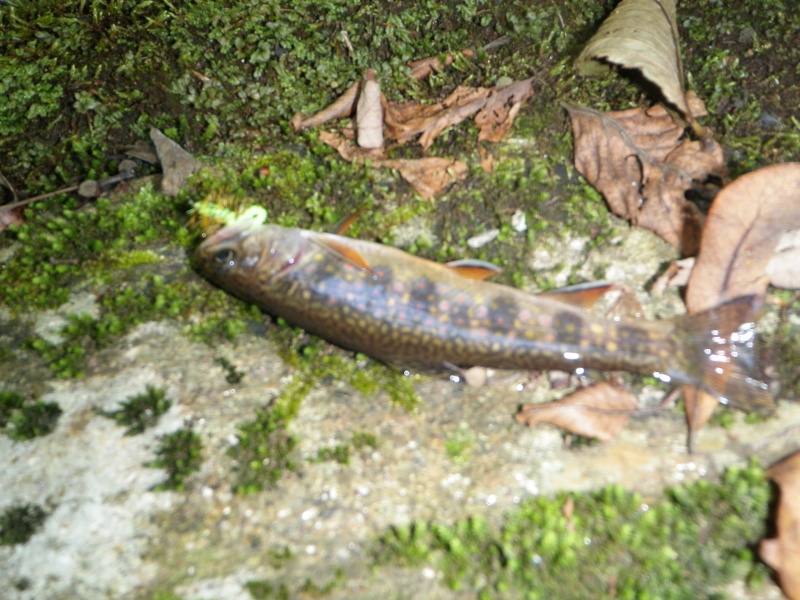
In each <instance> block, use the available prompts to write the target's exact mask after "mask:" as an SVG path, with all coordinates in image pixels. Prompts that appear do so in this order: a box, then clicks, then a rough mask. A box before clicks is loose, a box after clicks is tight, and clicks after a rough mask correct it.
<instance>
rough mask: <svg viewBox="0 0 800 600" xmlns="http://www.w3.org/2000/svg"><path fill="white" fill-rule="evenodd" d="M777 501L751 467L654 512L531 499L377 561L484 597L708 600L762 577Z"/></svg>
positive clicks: (443, 528) (662, 503) (622, 497)
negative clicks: (760, 552) (733, 584)
mask: <svg viewBox="0 0 800 600" xmlns="http://www.w3.org/2000/svg"><path fill="white" fill-rule="evenodd" d="M769 500H770V486H769V484H768V482H767V481H766V480H765V478H764V474H763V470H762V469H761V467H760V466H759V465H758V463H757V462H755V461H754V462H751V464H750V465H749V466H748V467H745V468H731V469H729V470H728V471H726V473H725V475H724V476H723V478H722V480H721V481H720V482H718V483H709V482H706V481H701V482H698V483H695V484H689V485H685V486H680V487H676V488H672V489H670V490H667V492H666V494H665V497H664V498H662V499H661V500H659V501H658V502H655V503H645V502H644V500H643V499H642V498H641V497H640V496H638V495H637V494H631V493H630V492H627V491H624V490H623V489H622V488H620V487H617V486H611V487H607V488H604V489H601V490H598V491H596V492H592V493H588V494H572V495H570V494H565V493H562V494H559V495H558V496H556V497H555V498H542V497H540V498H533V499H530V500H528V501H525V502H524V503H522V505H521V506H520V507H519V509H517V510H515V511H513V512H511V513H508V514H507V515H506V516H505V518H504V520H503V522H502V524H501V525H499V526H494V525H491V524H489V523H488V522H487V521H485V520H484V519H483V518H481V517H471V518H468V519H466V520H462V521H458V522H456V523H454V524H452V525H445V524H442V523H423V522H415V523H414V524H412V525H410V526H397V527H394V528H392V529H391V530H390V531H389V532H388V533H386V534H385V535H384V536H383V537H382V538H381V539H380V540H379V541H378V543H377V545H376V547H375V554H374V556H375V558H376V560H378V561H379V562H380V563H382V564H387V563H388V564H398V565H403V566H419V565H422V564H429V565H431V566H432V567H434V568H436V569H438V570H440V571H441V572H442V575H443V579H444V582H445V584H446V585H447V586H448V587H450V588H451V589H454V590H460V589H477V590H478V595H479V597H482V598H484V597H485V598H492V597H536V598H539V597H542V598H546V597H559V598H588V597H592V598H604V597H612V596H616V597H622V598H633V597H637V598H643V597H658V598H687V597H698V596H703V597H709V596H710V595H714V594H716V593H717V590H718V589H719V586H721V585H723V584H725V583H726V582H729V581H731V580H732V579H734V578H736V577H742V576H744V575H748V574H751V573H754V572H759V571H761V572H762V575H763V571H764V567H763V565H761V564H760V563H759V562H758V559H757V557H756V556H755V553H754V551H753V549H752V548H753V544H754V543H755V542H756V541H757V540H758V539H760V538H761V537H762V536H763V534H764V527H765V526H764V521H765V518H766V513H767V507H768V505H769ZM567 503H569V504H571V505H572V507H571V509H570V510H569V511H566V510H565V504H567ZM698 539H702V540H705V542H704V543H700V544H698ZM751 579H752V580H756V579H758V576H757V575H756V576H753V577H751Z"/></svg>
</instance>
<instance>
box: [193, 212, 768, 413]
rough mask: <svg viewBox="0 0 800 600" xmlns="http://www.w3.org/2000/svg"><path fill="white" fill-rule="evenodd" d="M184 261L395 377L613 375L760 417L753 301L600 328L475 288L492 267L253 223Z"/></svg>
mask: <svg viewBox="0 0 800 600" xmlns="http://www.w3.org/2000/svg"><path fill="white" fill-rule="evenodd" d="M194 263H195V268H196V269H197V270H198V272H200V274H202V275H203V276H204V277H206V278H207V279H208V280H210V281H211V282H212V283H214V284H215V285H217V286H218V287H219V288H221V289H223V290H225V291H226V292H228V293H230V294H233V295H234V296H237V297H239V298H241V299H242V300H245V301H247V302H250V303H252V304H256V305H258V306H259V307H260V308H261V309H262V310H264V311H265V312H267V313H269V314H271V315H273V316H275V317H281V318H283V319H285V320H286V321H288V322H290V323H292V324H294V325H297V326H299V327H301V328H303V329H305V330H306V331H308V332H310V333H312V334H314V335H317V336H320V337H322V338H324V339H326V340H328V341H329V342H332V343H333V344H336V345H338V346H341V347H342V348H346V349H349V350H353V351H356V352H361V353H363V354H366V355H368V356H370V357H372V358H374V359H377V360H379V361H381V362H384V363H386V364H389V365H392V366H395V367H398V368H401V369H422V370H443V369H445V366H446V365H451V366H452V365H455V366H457V367H459V368H470V367H474V366H479V367H488V368H494V369H516V370H545V369H548V370H549V369H557V370H565V371H578V372H581V371H580V370H586V369H594V370H603V371H627V372H632V373H640V374H645V375H652V376H655V377H656V378H657V379H659V380H661V381H664V382H667V383H672V384H683V385H688V386H693V387H696V388H698V389H700V390H702V391H704V392H707V393H711V394H713V395H714V396H716V397H717V398H718V399H719V401H720V402H721V403H723V404H727V405H731V406H734V407H738V408H743V409H745V410H749V411H759V412H768V411H771V410H772V409H773V408H774V402H773V398H772V393H771V392H770V389H769V385H768V383H767V382H765V381H763V380H762V378H761V377H760V374H759V369H758V365H757V364H756V355H755V349H754V344H755V339H756V326H755V322H754V315H755V314H756V312H757V309H758V305H759V300H758V299H757V298H755V297H751V296H746V297H741V298H736V299H734V300H731V301H730V302H727V303H725V304H722V305H720V306H717V307H715V308H713V309H711V310H708V311H705V312H701V313H697V314H694V315H689V316H685V317H679V318H676V319H670V320H657V321H642V320H620V321H612V320H609V319H604V318H602V317H598V316H594V315H592V314H591V313H590V312H588V311H586V310H585V309H584V308H582V307H580V306H575V305H574V304H572V303H570V302H565V301H563V299H568V297H569V294H564V295H563V298H561V295H559V294H550V295H541V294H532V293H529V292H526V291H524V290H520V289H518V288H513V287H510V286H506V285H502V284H497V283H493V282H490V281H486V279H487V277H488V276H490V275H492V274H494V273H495V272H496V271H497V269H496V268H493V266H492V265H490V264H488V263H484V262H482V261H471V260H462V261H456V262H454V263H446V264H442V263H437V262H433V261H430V260H426V259H423V258H420V257H416V256H413V255H411V254H408V253H407V252H405V251H403V250H401V249H399V248H394V247H392V246H388V245H383V244H379V243H375V242H370V241H366V240H360V239H354V238H349V237H345V236H341V235H336V234H332V233H320V232H314V231H310V230H305V229H295V228H287V227H282V226H279V225H275V224H271V223H260V222H256V221H253V220H240V221H233V222H231V223H229V224H227V225H225V226H224V227H223V228H222V229H219V230H218V231H216V232H214V233H213V234H211V235H209V236H208V237H207V239H205V240H204V241H203V242H202V243H201V244H200V246H199V247H198V248H197V250H196V252H195V256H194Z"/></svg>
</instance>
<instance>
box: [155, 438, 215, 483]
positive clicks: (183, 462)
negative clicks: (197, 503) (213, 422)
mask: <svg viewBox="0 0 800 600" xmlns="http://www.w3.org/2000/svg"><path fill="white" fill-rule="evenodd" d="M202 452H203V442H202V440H201V439H200V436H199V435H197V433H195V432H194V431H192V430H190V429H179V430H178V431H175V432H174V433H168V434H167V435H164V436H161V438H160V441H159V447H158V449H157V450H156V459H155V460H154V461H152V462H150V463H148V464H147V466H148V467H153V468H156V469H164V470H165V471H166V472H167V479H166V481H164V483H161V484H159V485H158V486H156V488H155V489H156V490H161V491H163V490H178V491H182V490H184V489H185V487H184V481H185V480H186V478H187V477H189V475H191V474H192V473H194V472H195V471H197V470H199V469H200V465H201V464H202V462H203V457H202Z"/></svg>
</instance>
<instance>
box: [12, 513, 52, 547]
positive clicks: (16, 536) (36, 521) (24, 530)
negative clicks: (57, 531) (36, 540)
mask: <svg viewBox="0 0 800 600" xmlns="http://www.w3.org/2000/svg"><path fill="white" fill-rule="evenodd" d="M45 519H47V512H45V510H44V509H43V508H42V507H41V506H38V505H36V504H15V505H13V506H9V507H8V508H6V509H5V510H4V511H3V514H2V515H0V546H13V545H16V544H24V543H26V542H27V541H28V540H29V539H31V537H32V536H33V534H34V533H36V531H37V530H38V529H39V528H40V527H41V526H42V524H43V523H44V521H45Z"/></svg>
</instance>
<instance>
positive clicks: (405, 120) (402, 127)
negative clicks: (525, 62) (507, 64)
mask: <svg viewBox="0 0 800 600" xmlns="http://www.w3.org/2000/svg"><path fill="white" fill-rule="evenodd" d="M490 94H491V89H489V88H471V87H466V86H458V87H457V88H456V89H455V90H454V91H453V92H452V93H451V94H450V95H449V96H448V97H447V98H445V99H444V100H442V101H441V102H437V103H436V104H428V105H422V104H419V103H417V102H404V103H401V104H392V103H389V102H387V103H386V109H385V113H386V135H387V137H389V138H390V139H393V140H397V143H399V144H405V143H406V142H409V141H411V140H413V139H414V138H415V137H417V136H420V137H419V140H418V142H419V145H420V146H422V148H423V149H428V148H429V147H430V146H431V144H433V140H434V139H436V136H438V135H439V134H440V133H441V132H442V131H444V130H445V129H447V128H448V127H452V126H453V125H458V124H459V123H461V121H464V120H465V119H468V118H469V117H471V116H472V115H474V114H475V113H477V112H478V111H479V110H481V108H483V107H484V106H485V105H486V100H487V98H488V97H489V95H490Z"/></svg>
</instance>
